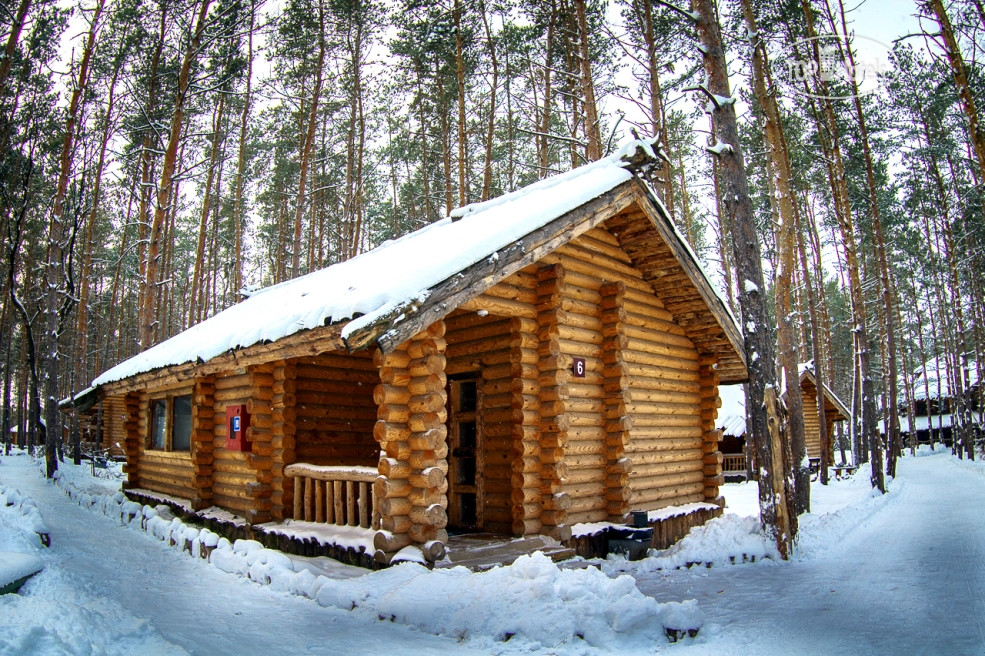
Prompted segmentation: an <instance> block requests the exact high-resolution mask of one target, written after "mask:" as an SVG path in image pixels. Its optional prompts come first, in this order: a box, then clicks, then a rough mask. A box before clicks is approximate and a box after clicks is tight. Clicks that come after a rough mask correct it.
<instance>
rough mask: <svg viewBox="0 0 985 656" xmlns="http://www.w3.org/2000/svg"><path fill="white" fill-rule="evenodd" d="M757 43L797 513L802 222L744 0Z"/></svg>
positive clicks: (805, 478) (807, 477)
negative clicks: (795, 292)
mask: <svg viewBox="0 0 985 656" xmlns="http://www.w3.org/2000/svg"><path fill="white" fill-rule="evenodd" d="M741 4H742V13H743V15H744V17H745V20H746V26H747V28H748V31H749V34H750V35H751V36H750V44H751V46H752V80H753V92H754V94H755V96H756V100H757V101H758V102H759V105H760V107H761V108H762V111H763V118H764V122H765V137H766V145H767V151H768V153H769V162H770V164H771V170H770V173H771V178H772V180H773V184H774V189H775V201H776V208H777V213H778V215H779V217H780V227H779V230H778V233H779V234H778V237H777V245H778V250H779V260H780V270H779V273H778V275H777V277H776V323H777V347H778V351H779V361H780V364H781V366H782V367H783V372H784V374H785V376H786V395H787V396H786V402H787V409H788V411H789V416H788V423H787V430H788V438H789V440H790V450H791V452H792V455H793V463H792V464H793V474H794V492H795V494H796V502H797V503H796V505H797V512H798V514H800V513H805V512H810V509H811V467H810V461H809V460H808V458H807V446H806V443H805V439H804V402H803V397H802V396H801V392H800V371H799V369H798V366H797V344H796V335H795V333H794V330H795V329H794V325H793V303H792V301H791V291H790V290H791V281H792V279H793V271H794V234H795V230H796V227H797V224H798V223H799V221H800V216H799V215H800V212H799V209H798V207H797V198H796V195H795V192H794V189H793V175H792V173H791V169H790V157H789V155H788V150H787V143H786V138H785V136H784V134H783V125H782V123H781V122H780V108H779V106H778V105H777V102H776V97H775V96H773V95H772V94H770V92H769V91H768V87H770V86H772V85H771V83H770V80H769V79H768V76H769V73H768V71H769V60H768V59H767V56H766V48H765V46H764V45H763V41H762V40H761V39H760V37H759V27H758V25H757V21H756V16H755V13H754V11H753V7H752V2H751V0H741ZM822 441H823V440H822Z"/></svg>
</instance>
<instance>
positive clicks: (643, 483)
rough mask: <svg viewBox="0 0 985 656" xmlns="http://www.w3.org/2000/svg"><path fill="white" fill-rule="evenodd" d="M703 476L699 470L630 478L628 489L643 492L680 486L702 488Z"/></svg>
mask: <svg viewBox="0 0 985 656" xmlns="http://www.w3.org/2000/svg"><path fill="white" fill-rule="evenodd" d="M704 478H705V477H704V474H703V473H702V472H701V470H700V469H699V470H697V471H688V472H679V473H673V474H666V475H654V476H647V477H643V476H636V475H633V476H631V477H630V487H631V488H632V490H633V491H643V490H650V489H655V488H676V487H678V486H682V485H690V484H695V485H700V486H701V487H704Z"/></svg>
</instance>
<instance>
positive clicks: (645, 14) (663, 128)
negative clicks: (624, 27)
mask: <svg viewBox="0 0 985 656" xmlns="http://www.w3.org/2000/svg"><path fill="white" fill-rule="evenodd" d="M631 9H632V11H633V12H634V13H635V14H636V20H637V22H638V23H639V24H640V27H641V28H642V34H641V36H642V37H643V43H644V45H646V69H647V71H646V73H647V86H648V87H649V89H648V91H649V95H650V130H651V132H652V133H653V134H654V135H660V141H661V143H662V144H663V148H664V152H667V153H669V152H671V151H670V139H669V136H668V133H667V114H666V111H665V110H664V97H663V91H661V89H660V62H659V61H658V60H657V49H658V48H660V44H658V43H657V35H656V32H655V31H654V27H653V2H652V1H651V0H634V2H633V4H632V7H631ZM661 166H662V167H663V171H662V172H661V177H662V180H663V201H664V205H666V206H667V211H669V212H670V218H671V220H675V219H676V217H675V216H674V215H675V214H676V212H677V208H676V207H675V202H674V174H673V171H672V167H671V165H670V162H669V161H667V160H664V161H663V162H662V164H661ZM683 183H684V171H683V169H682V170H681V184H682V185H683ZM682 193H686V192H684V191H683V186H682ZM684 202H685V204H686V202H687V201H686V199H685V200H684ZM685 211H686V210H685ZM684 225H690V224H689V223H688V222H687V221H685V223H684ZM692 243H693V242H692Z"/></svg>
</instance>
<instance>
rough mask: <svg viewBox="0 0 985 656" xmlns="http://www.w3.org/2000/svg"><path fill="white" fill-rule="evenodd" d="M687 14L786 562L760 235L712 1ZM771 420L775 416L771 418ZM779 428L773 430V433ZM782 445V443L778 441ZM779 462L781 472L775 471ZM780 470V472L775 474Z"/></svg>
mask: <svg viewBox="0 0 985 656" xmlns="http://www.w3.org/2000/svg"><path fill="white" fill-rule="evenodd" d="M691 8H692V10H693V11H692V12H691V15H692V16H693V17H694V19H695V21H696V23H697V30H698V38H699V40H700V42H701V45H702V53H703V60H704V68H705V72H706V73H707V77H708V87H707V91H708V92H709V93H710V94H713V95H714V96H717V97H719V98H729V99H730V100H729V101H727V102H721V103H714V111H713V114H712V115H713V120H714V125H715V132H716V137H717V141H718V145H719V146H720V148H719V149H718V152H719V153H720V154H719V155H717V157H718V162H719V166H720V171H721V179H722V187H723V190H722V191H723V193H722V199H723V200H722V205H723V207H724V209H725V212H726V213H727V214H728V216H729V220H730V223H731V226H732V231H733V255H734V258H735V265H736V274H737V276H738V279H739V281H740V284H739V306H740V308H741V310H742V324H743V326H744V331H743V332H744V335H745V355H746V362H747V363H748V367H749V388H748V389H749V396H748V400H747V410H748V412H749V415H750V419H751V421H750V426H749V428H750V433H751V434H752V438H753V443H754V444H755V448H756V463H757V466H758V468H759V471H760V477H759V507H760V516H761V518H762V519H761V521H762V523H763V528H764V529H765V531H766V532H767V534H768V535H769V536H770V538H771V540H772V541H773V542H775V543H776V546H777V550H778V551H779V553H780V555H781V557H783V558H787V557H789V555H790V551H791V549H792V543H793V539H794V537H795V530H796V529H795V527H796V523H795V522H796V513H792V512H791V507H790V505H789V503H788V500H789V497H788V491H787V489H786V485H787V480H786V479H787V476H786V472H785V471H784V467H783V464H782V461H783V458H782V455H781V454H780V453H776V452H775V451H776V449H782V446H779V445H776V444H774V442H773V440H772V439H771V437H770V427H769V426H768V417H767V408H766V392H767V388H772V389H773V390H774V392H775V387H776V379H775V374H774V371H775V369H774V362H775V359H774V356H773V345H772V343H771V340H770V337H769V330H768V326H769V317H768V315H767V311H766V299H765V298H764V295H763V289H764V284H763V271H762V257H761V254H760V244H759V235H758V234H757V232H756V225H755V221H754V217H753V211H752V201H751V200H750V198H749V189H748V182H747V180H746V172H745V165H744V163H743V158H742V150H741V147H740V142H739V130H738V123H737V121H736V116H735V106H734V103H733V102H732V101H731V91H730V90H729V83H728V69H727V67H726V62H725V50H724V47H723V45H722V37H721V32H720V28H719V25H718V15H717V12H716V9H715V3H714V2H713V0H691ZM770 419H772V420H773V421H776V419H777V418H776V417H773V418H770ZM777 428H778V427H776V426H774V427H773V430H774V431H775V430H776V429H777ZM781 440H782V438H781ZM777 463H780V467H779V468H778V467H777ZM778 469H779V471H778Z"/></svg>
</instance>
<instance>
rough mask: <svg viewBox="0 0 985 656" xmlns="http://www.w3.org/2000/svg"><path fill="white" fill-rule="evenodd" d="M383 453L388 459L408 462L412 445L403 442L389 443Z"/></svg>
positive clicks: (384, 447) (384, 446) (385, 445)
mask: <svg viewBox="0 0 985 656" xmlns="http://www.w3.org/2000/svg"><path fill="white" fill-rule="evenodd" d="M383 452H384V453H385V454H386V456H387V457H388V458H393V459H394V460H400V461H406V460H407V458H409V457H410V454H411V448H410V444H408V443H407V442H402V441H394V442H387V443H385V444H384V445H383Z"/></svg>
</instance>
